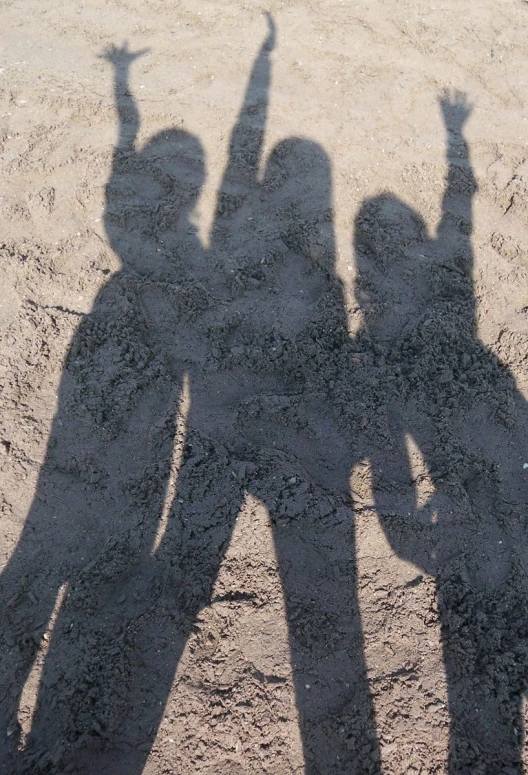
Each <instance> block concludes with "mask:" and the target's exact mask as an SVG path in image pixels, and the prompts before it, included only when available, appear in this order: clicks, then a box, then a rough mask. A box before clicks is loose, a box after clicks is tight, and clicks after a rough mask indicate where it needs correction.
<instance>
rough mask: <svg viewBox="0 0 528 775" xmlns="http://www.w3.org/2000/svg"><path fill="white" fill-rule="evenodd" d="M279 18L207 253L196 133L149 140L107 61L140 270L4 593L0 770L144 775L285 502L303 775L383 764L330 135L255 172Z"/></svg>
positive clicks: (45, 482)
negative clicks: (226, 565)
mask: <svg viewBox="0 0 528 775" xmlns="http://www.w3.org/2000/svg"><path fill="white" fill-rule="evenodd" d="M269 25H270V30H269V35H268V37H267V39H266V41H265V43H264V45H263V46H262V48H261V50H260V52H259V54H258V56H257V58H256V60H255V63H254V67H253V70H252V73H251V76H250V79H249V84H248V88H247V91H246V94H245V97H244V100H243V105H242V109H241V112H240V115H239V117H238V119H237V121H236V124H235V127H234V129H233V132H232V135H231V140H230V145H229V155H228V163H227V165H226V170H225V173H224V176H223V179H222V182H221V185H220V189H219V194H218V201H217V207H216V214H215V222H214V225H213V228H212V232H211V240H210V246H209V248H208V250H205V249H204V248H203V246H202V245H201V244H200V241H199V239H198V236H197V231H196V227H195V225H194V223H193V214H194V207H195V203H196V200H197V196H198V195H199V192H200V190H201V186H202V184H203V179H204V166H205V165H204V158H203V152H202V148H201V145H200V142H199V141H198V139H197V138H195V137H193V136H192V135H190V134H189V133H187V132H184V131H181V130H174V129H170V130H167V131H165V132H160V133H158V134H157V135H155V137H153V138H152V139H151V140H149V141H148V142H147V143H146V145H145V146H144V147H143V148H141V149H139V148H138V140H137V138H138V130H139V113H138V109H137V105H136V102H135V100H134V97H133V95H132V93H131V91H130V87H129V84H128V74H129V67H130V65H131V63H132V62H133V60H134V59H135V58H136V56H137V54H134V53H132V52H130V51H129V50H128V48H127V47H126V46H124V47H122V48H119V49H118V48H112V49H110V50H109V51H108V52H107V53H106V57H107V59H108V60H109V61H110V62H111V64H112V65H113V67H114V72H115V79H114V86H115V100H116V108H117V113H118V118H119V137H118V142H117V144H116V147H115V150H114V153H113V158H112V169H111V174H110V179H109V182H108V185H107V187H106V205H105V228H106V231H107V235H108V239H109V242H110V245H111V246H112V248H113V250H114V251H115V253H116V254H117V255H118V256H119V257H120V259H121V262H122V268H121V270H120V271H119V272H117V273H116V274H115V275H113V276H112V277H111V278H110V279H109V280H108V282H107V283H106V284H105V286H104V287H103V288H102V289H101V291H100V292H99V295H98V297H97V299H96V301H95V303H94V306H93V310H92V311H91V312H90V313H89V314H88V315H87V316H86V317H85V318H83V319H82V320H81V322H80V324H79V327H78V329H77V331H76V333H75V335H74V337H73V340H72V344H71V347H70V348H69V351H68V353H67V356H66V359H65V366H64V373H63V375H62V380H61V385H60V389H59V395H58V410H57V414H56V416H55V419H54V422H53V426H52V429H51V434H50V440H49V444H48V449H47V453H46V458H45V461H44V463H43V465H42V468H41V471H40V475H39V480H38V485H37V490H36V494H35V498H34V501H33V504H32V507H31V510H30V513H29V515H28V518H27V520H26V523H25V525H24V529H23V531H22V534H21V537H20V540H19V542H18V544H17V547H16V549H15V551H14V553H13V556H12V557H11V559H10V562H9V564H8V566H7V567H6V568H5V569H4V572H3V574H2V577H1V580H0V583H1V588H0V591H1V595H2V603H1V604H2V610H3V611H5V612H6V614H5V620H4V633H3V634H4V643H3V646H2V652H1V659H2V714H3V723H4V729H6V730H7V732H8V734H7V736H6V738H5V740H4V743H5V749H6V756H5V757H4V758H3V762H4V763H3V764H2V765H0V771H2V772H6V773H10V774H11V773H21V772H37V771H42V772H45V771H51V772H52V771H54V770H57V768H59V767H61V768H64V767H68V768H70V767H73V768H74V769H76V770H77V771H80V772H83V773H92V772H93V773H98V775H99V774H100V773H103V772H111V773H112V774H113V775H118V774H119V773H126V774H127V775H131V774H132V773H141V772H142V771H143V768H144V766H145V762H146V759H147V757H148V755H149V752H150V750H151V748H152V745H153V743H154V740H155V737H156V734H157V732H158V729H159V725H160V722H161V720H162V718H163V714H164V710H165V705H166V702H167V698H168V697H169V693H170V690H171V686H172V683H173V680H174V675H175V671H176V668H177V665H178V662H179V660H180V657H181V654H182V652H183V649H184V646H185V643H186V642H187V640H188V638H189V635H190V634H191V632H193V631H195V628H196V621H197V617H198V616H199V613H200V611H201V610H202V609H203V608H204V607H205V606H207V605H209V604H210V603H211V595H212V588H213V584H214V581H215V579H216V577H217V574H218V570H219V566H220V563H221V561H222V558H223V556H224V554H225V550H226V548H227V546H228V544H229V540H230V537H231V535H232V530H233V527H234V524H235V521H236V518H237V516H238V514H239V512H240V509H241V507H242V505H243V504H244V503H245V501H246V499H247V496H248V495H252V496H254V497H255V498H258V499H259V500H260V501H261V502H262V503H263V504H264V505H265V506H266V507H267V509H268V511H269V513H270V519H271V524H272V529H273V537H274V541H275V546H276V551H277V557H278V562H279V571H280V576H281V580H282V584H283V587H284V592H285V601H286V614H287V620H288V628H289V638H290V649H291V654H292V664H293V674H294V683H295V692H296V701H297V706H298V710H299V715H300V718H301V733H302V740H303V746H304V756H305V761H306V772H307V773H313V774H314V775H315V773H320V772H336V773H337V772H339V773H341V772H342V773H350V772H356V773H365V775H367V774H373V775H375V773H377V772H378V771H379V752H378V744H377V738H376V729H375V719H374V712H373V708H372V703H371V699H370V694H369V690H368V684H367V678H366V667H365V662H364V655H363V651H364V649H363V640H362V631H361V619H360V616H359V609H358V601H357V586H356V581H357V579H356V576H357V574H356V566H355V545H354V532H353V527H351V526H352V525H353V510H352V507H351V501H350V497H349V484H348V479H349V471H350V466H351V464H352V459H353V455H352V453H351V451H350V440H349V438H348V431H349V428H348V427H347V426H342V423H341V418H340V416H339V414H336V412H335V411H334V408H333V407H332V406H329V399H330V398H331V397H332V395H333V393H332V391H333V390H334V387H335V383H337V382H339V380H340V374H341V370H343V374H346V379H347V380H348V376H349V374H348V372H347V371H346V366H347V364H349V363H350V359H349V355H350V351H349V341H350V340H349V337H348V333H347V321H346V314H345V311H344V305H343V289H342V286H341V282H340V281H339V280H338V278H337V276H336V274H335V271H334V263H335V244H334V233H333V211H332V188H331V166H330V162H329V159H328V157H327V155H326V153H325V152H324V151H323V149H322V148H321V147H319V146H318V145H317V144H315V143H313V142H310V141H307V140H305V139H300V138H290V139H288V140H286V141H283V142H281V143H279V144H278V145H277V146H276V147H275V148H274V149H273V150H272V152H271V153H270V155H269V157H268V159H267V161H266V163H265V170H264V172H263V173H261V172H260V170H261V167H262V161H263V159H262V156H263V145H264V140H265V129H266V121H267V112H268V103H269V88H270V77H271V59H270V53H271V51H272V49H273V48H274V45H275V30H274V25H273V22H272V20H271V19H269ZM332 386H334V387H332ZM242 592H243V590H242ZM36 666H40V669H41V677H40V683H39V687H38V697H37V703H36V707H35V709H34V711H33V716H32V718H25V719H22V720H23V721H24V724H25V728H26V730H27V729H28V728H29V732H26V734H25V735H24V734H23V731H22V729H21V727H20V725H19V719H20V704H21V697H22V694H23V689H24V686H25V685H26V682H27V680H28V677H29V676H30V675H31V674H32V671H33V670H34V668H35V667H36ZM263 680H264V679H263Z"/></svg>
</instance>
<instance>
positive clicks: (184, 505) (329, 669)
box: [156, 17, 379, 775]
mask: <svg viewBox="0 0 528 775" xmlns="http://www.w3.org/2000/svg"><path fill="white" fill-rule="evenodd" d="M268 21H269V24H270V33H269V36H268V38H267V40H266V41H265V43H264V45H263V46H262V48H261V51H260V53H259V55H258V56H257V58H256V60H255V63H254V66H253V69H252V72H251V75H250V78H249V82H248V87H247V90H246V94H245V96H244V99H243V104H242V107H241V110H240V114H239V116H238V118H237V121H236V123H235V126H234V128H233V131H232V133H231V137H230V143H229V153H228V161H227V164H226V168H225V171H224V175H223V177H222V181H221V184H220V187H219V192H218V200H217V207H216V212H215V219H214V224H213V227H212V232H211V240H210V246H209V267H210V274H209V281H208V283H207V288H208V289H209V291H210V293H211V294H212V295H213V296H214V298H215V299H216V304H215V306H214V308H210V309H205V310H204V311H203V313H202V315H201V318H200V321H201V322H200V325H201V327H202V328H203V329H205V330H207V331H208V337H210V343H211V348H210V356H209V359H208V368H207V369H203V370H199V369H197V370H196V371H195V372H193V374H192V376H191V381H190V391H191V410H190V414H189V418H188V423H187V446H186V454H185V457H184V461H183V463H182V466H181V468H180V471H179V476H178V483H177V493H176V497H175V498H174V502H173V507H172V510H171V514H170V518H169V521H168V524H167V528H166V531H165V534H164V536H163V539H162V540H161V544H160V547H159V549H158V551H157V552H156V557H157V558H158V559H161V560H162V562H163V564H165V565H167V566H168V565H169V564H171V566H172V568H173V569H174V570H173V573H174V576H173V578H175V579H177V580H178V584H177V585H172V586H171V589H172V594H173V595H174V601H175V602H174V603H173V604H172V606H171V607H172V610H179V611H180V612H181V615H182V617H183V618H184V620H185V621H186V622H187V624H186V626H187V628H188V629H187V630H186V632H187V633H188V632H190V630H191V627H192V625H193V624H194V622H195V621H196V617H197V615H198V613H199V611H200V610H201V609H202V608H203V607H204V606H206V605H208V604H209V603H210V601H211V595H212V589H213V585H214V582H215V579H216V577H217V574H218V570H219V566H220V563H221V560H222V558H223V556H224V553H225V550H226V548H227V546H228V544H229V540H230V537H231V534H232V529H233V527H234V524H235V521H236V518H237V516H238V514H239V512H240V509H241V508H242V507H243V505H244V503H245V502H246V501H247V496H248V495H250V496H253V497H256V498H258V499H259V500H260V501H261V502H262V503H263V504H264V505H265V506H266V508H267V510H268V512H269V514H270V519H271V524H272V529H273V538H274V542H275V547H276V551H277V558H278V564H279V572H280V577H281V581H282V584H283V589H284V597H285V604H286V615H287V622H288V629H289V634H290V647H291V655H292V665H293V676H294V683H295V691H296V701H297V707H298V710H299V715H300V719H301V736H302V741H303V749H304V756H305V763H306V764H305V766H306V773H314V774H315V773H319V772H320V773H323V772H325V773H326V772H328V773H330V772H335V773H349V772H357V773H365V775H366V774H367V773H371V774H372V775H375V773H377V772H378V767H379V754H378V748H377V740H376V732H375V719H374V712H373V708H372V703H371V699H370V694H369V690H368V685H367V680H366V667H365V663H364V656H363V642H362V633H361V623H360V618H359V612H358V602H357V590H356V571H355V556H354V554H355V553H354V545H353V538H352V537H351V535H350V529H349V524H350V521H351V519H352V510H351V508H350V506H349V497H348V496H349V485H348V478H349V469H350V453H349V445H348V439H347V438H345V437H344V436H343V433H341V432H340V422H339V418H338V417H336V416H335V414H334V413H333V412H332V411H331V409H329V408H328V385H327V381H328V379H329V378H330V377H329V376H328V374H327V368H328V365H329V363H330V362H331V361H332V358H331V357H329V356H328V352H329V351H331V350H332V347H333V346H334V347H337V346H338V344H339V345H341V344H343V343H344V342H346V341H348V334H347V325H346V315H345V312H344V308H343V293H342V288H341V283H340V282H339V281H338V280H337V279H336V277H335V274H334V262H335V242H334V229H333V210H332V184H331V165H330V161H329V159H328V156H327V155H326V153H325V152H324V151H323V149H322V148H321V147H320V146H318V145H317V144H316V143H313V142H311V141H308V140H305V139H300V138H289V139H287V140H284V141H282V142H280V143H279V144H278V145H277V146H275V147H274V148H273V149H272V151H271V152H270V154H269V157H268V159H267V160H266V161H265V163H263V148H264V143H265V137H266V125H267V115H268V110H269V90H270V81H271V59H270V53H271V51H272V50H273V48H274V46H275V30H274V25H273V21H272V19H271V17H268ZM263 167H264V170H263V171H262V168H263ZM332 362H333V361H332ZM336 492H337V497H336ZM168 674H169V672H167V675H168ZM156 683H157V685H159V682H156Z"/></svg>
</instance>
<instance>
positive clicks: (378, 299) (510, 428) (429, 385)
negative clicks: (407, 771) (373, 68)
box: [355, 93, 528, 775]
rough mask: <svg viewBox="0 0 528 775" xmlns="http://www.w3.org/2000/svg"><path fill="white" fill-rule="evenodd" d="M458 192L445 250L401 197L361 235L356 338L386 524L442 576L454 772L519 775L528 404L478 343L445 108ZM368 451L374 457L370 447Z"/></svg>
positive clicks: (363, 215) (454, 130) (466, 199)
mask: <svg viewBox="0 0 528 775" xmlns="http://www.w3.org/2000/svg"><path fill="white" fill-rule="evenodd" d="M440 106H441V109H442V114H443V118H444V123H445V127H446V132H447V163H448V171H447V180H446V187H445V193H444V197H443V203H442V217H441V221H440V225H439V228H438V233H437V237H436V239H429V238H427V236H426V229H425V225H424V222H423V220H422V218H421V217H420V215H419V214H418V213H416V212H414V211H413V210H412V209H411V208H409V207H408V206H406V205H405V204H404V203H402V202H401V201H399V200H398V199H396V198H395V197H393V196H391V195H385V196H380V197H376V198H374V199H371V200H367V201H366V202H364V203H363V205H362V207H361V209H360V211H359V213H358V215H357V218H356V222H355V251H356V260H357V267H358V274H357V283H356V296H357V299H358V303H359V304H360V306H361V307H362V309H363V314H364V325H363V330H362V331H361V332H360V338H361V337H362V338H363V339H364V340H365V341H367V342H368V343H369V347H370V349H374V351H375V353H376V358H377V359H378V360H380V361H381V362H382V364H383V365H382V369H381V372H382V375H383V376H382V383H383V388H382V390H383V392H384V395H383V397H382V404H383V407H384V409H383V413H384V415H385V417H384V422H385V434H384V437H383V439H382V438H381V437H379V438H378V439H377V440H374V441H371V442H369V441H368V439H366V438H365V440H364V445H365V449H364V450H363V454H364V456H365V458H366V459H369V460H370V464H371V468H372V482H373V492H374V498H375V503H376V509H377V512H378V516H379V519H380V521H381V524H382V527H383V529H384V531H385V534H386V536H387V538H388V540H389V542H390V544H391V546H392V548H393V549H394V551H395V552H396V553H397V554H398V556H399V557H401V558H402V559H405V560H407V561H409V562H411V563H414V564H415V565H417V566H418V567H419V568H421V569H422V570H424V571H425V572H426V573H428V574H432V575H434V576H435V577H436V582H437V595H438V608H439V618H440V624H441V634H442V645H443V653H444V661H445V669H446V676H447V684H448V706H449V713H450V717H451V734H450V751H449V772H450V773H451V775H462V774H463V773H464V774H465V773H469V772H472V773H473V772H478V773H481V774H482V775H492V773H498V772H508V773H513V772H515V773H517V772H521V771H522V762H521V748H522V745H521V744H522V739H523V733H522V719H521V700H522V695H523V692H525V691H526V668H527V666H528V662H527V657H528V647H527V644H526V634H527V632H528V615H527V614H528V612H527V610H526V593H527V591H528V589H527V577H526V571H525V570H524V569H525V567H526V541H525V535H524V533H525V526H526V524H525V520H526V513H525V509H526V503H527V502H528V498H527V495H528V492H527V481H526V479H527V477H526V471H524V470H523V457H522V455H523V449H524V450H525V445H526V432H527V429H528V409H527V405H526V401H525V400H524V399H523V397H522V396H521V394H520V393H519V392H518V391H517V389H516V387H515V382H514V378H513V376H512V374H511V373H510V372H509V371H508V369H507V368H506V367H505V366H504V365H503V364H502V363H501V362H500V360H499V359H498V358H497V357H496V356H495V355H494V354H493V353H492V352H491V351H490V350H489V349H488V348H487V347H486V346H485V345H484V344H483V343H482V342H481V341H480V340H479V338H478V332H477V318H476V298H475V290H474V283H473V250H472V244H471V235H472V230H473V221H472V199H473V195H474V193H475V191H476V182H475V178H474V175H473V171H472V168H471V163H470V158H469V150H468V146H467V142H466V140H465V139H464V135H463V126H464V124H465V122H466V120H467V118H468V116H469V114H470V110H471V109H470V106H469V104H468V103H467V101H466V99H465V98H464V96H463V95H461V94H458V93H457V94H454V95H449V94H445V95H444V96H443V97H442V99H441V100H440ZM369 444H370V448H369Z"/></svg>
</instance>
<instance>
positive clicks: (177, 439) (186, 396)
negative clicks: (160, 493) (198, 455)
mask: <svg viewBox="0 0 528 775" xmlns="http://www.w3.org/2000/svg"><path fill="white" fill-rule="evenodd" d="M190 409H191V391H190V386H189V375H188V374H185V375H184V378H183V387H182V390H181V393H180V399H179V401H178V419H177V421H176V433H175V436H174V443H173V447H172V459H171V467H170V474H169V482H168V484H167V491H166V493H165V500H164V503H163V509H162V512H161V516H160V520H159V523H158V529H157V531H156V537H155V539H154V544H153V547H152V549H151V552H150V554H151V556H153V555H155V554H156V551H157V550H158V548H159V546H160V544H161V542H162V540H163V536H164V535H165V531H166V530H167V524H168V521H169V514H170V510H171V507H172V504H173V503H174V498H175V497H176V488H177V486H178V474H179V473H180V467H181V464H182V460H183V452H184V448H185V438H186V435H187V420H188V418H189V412H190Z"/></svg>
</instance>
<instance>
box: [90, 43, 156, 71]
mask: <svg viewBox="0 0 528 775" xmlns="http://www.w3.org/2000/svg"><path fill="white" fill-rule="evenodd" d="M149 51H150V49H149V48H142V49H140V50H139V51H130V50H129V48H128V41H125V42H124V43H123V45H122V46H115V45H114V44H112V45H111V46H107V47H106V48H105V49H104V51H103V52H102V53H101V54H99V57H100V58H101V59H106V61H107V62H110V64H112V65H113V66H114V67H115V68H116V69H117V68H128V67H130V65H131V64H132V62H133V61H134V60H135V59H139V57H142V56H143V55H144V54H146V53H148V52H149Z"/></svg>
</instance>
